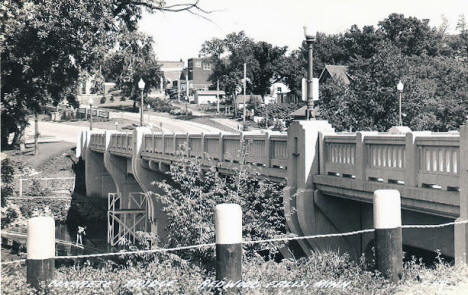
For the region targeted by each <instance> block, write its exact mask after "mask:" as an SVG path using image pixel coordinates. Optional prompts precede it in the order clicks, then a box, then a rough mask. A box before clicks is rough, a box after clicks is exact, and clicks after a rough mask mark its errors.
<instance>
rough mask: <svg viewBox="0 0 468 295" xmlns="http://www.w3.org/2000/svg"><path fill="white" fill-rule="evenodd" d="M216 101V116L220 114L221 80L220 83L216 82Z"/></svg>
mask: <svg viewBox="0 0 468 295" xmlns="http://www.w3.org/2000/svg"><path fill="white" fill-rule="evenodd" d="M216 101H217V106H216V114H219V79H218V81H216Z"/></svg>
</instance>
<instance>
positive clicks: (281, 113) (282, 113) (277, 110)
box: [256, 103, 303, 126]
mask: <svg viewBox="0 0 468 295" xmlns="http://www.w3.org/2000/svg"><path fill="white" fill-rule="evenodd" d="M302 105H303V104H278V103H270V104H267V105H262V106H260V107H259V108H258V110H257V111H256V114H258V115H262V116H263V117H266V115H267V113H268V118H269V120H268V121H269V122H268V123H270V125H271V124H273V121H274V120H275V119H282V120H284V122H285V123H286V126H289V124H290V123H291V122H292V119H291V116H290V114H291V113H292V112H294V111H295V110H297V109H299V108H300V107H302ZM270 120H272V122H270Z"/></svg>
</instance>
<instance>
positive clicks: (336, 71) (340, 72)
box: [319, 65, 351, 85]
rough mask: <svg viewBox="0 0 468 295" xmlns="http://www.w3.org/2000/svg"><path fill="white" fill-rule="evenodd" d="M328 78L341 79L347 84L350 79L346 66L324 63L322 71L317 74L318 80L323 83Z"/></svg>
mask: <svg viewBox="0 0 468 295" xmlns="http://www.w3.org/2000/svg"><path fill="white" fill-rule="evenodd" d="M329 78H332V79H333V80H335V81H337V80H339V81H342V82H343V83H344V84H345V85H349V83H350V81H351V80H350V78H349V76H348V67H347V66H341V65H325V68H323V71H322V73H321V74H320V76H319V82H320V83H323V82H325V81H326V80H328V79H329Z"/></svg>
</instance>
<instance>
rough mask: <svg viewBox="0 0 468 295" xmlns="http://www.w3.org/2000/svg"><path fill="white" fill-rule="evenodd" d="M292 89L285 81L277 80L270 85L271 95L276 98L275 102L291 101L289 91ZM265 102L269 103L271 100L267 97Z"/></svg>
mask: <svg viewBox="0 0 468 295" xmlns="http://www.w3.org/2000/svg"><path fill="white" fill-rule="evenodd" d="M290 92H291V91H290V90H289V87H288V86H286V84H284V83H283V82H275V83H273V84H271V86H270V97H273V98H274V99H275V101H274V102H276V103H287V102H289V93H290ZM265 103H266V104H269V103H271V101H269V100H268V99H267V98H266V97H265Z"/></svg>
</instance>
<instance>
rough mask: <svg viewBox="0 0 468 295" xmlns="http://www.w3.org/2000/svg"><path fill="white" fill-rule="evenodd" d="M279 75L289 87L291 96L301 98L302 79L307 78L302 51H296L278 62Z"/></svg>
mask: <svg viewBox="0 0 468 295" xmlns="http://www.w3.org/2000/svg"><path fill="white" fill-rule="evenodd" d="M277 71H278V73H277V75H278V76H279V77H281V80H282V81H283V82H284V83H285V84H286V86H288V88H289V90H290V91H291V94H292V95H294V96H295V97H301V93H302V92H301V91H302V78H304V77H306V69H305V66H304V64H303V61H302V59H301V52H300V50H294V51H293V52H291V54H289V55H287V56H284V57H283V58H281V59H280V60H279V61H278V65H277Z"/></svg>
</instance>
